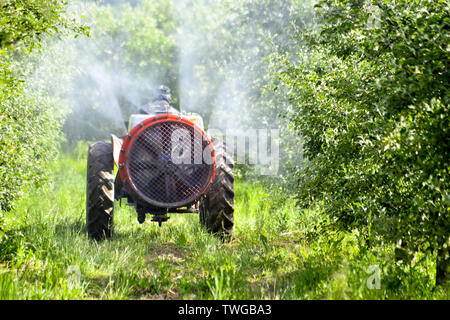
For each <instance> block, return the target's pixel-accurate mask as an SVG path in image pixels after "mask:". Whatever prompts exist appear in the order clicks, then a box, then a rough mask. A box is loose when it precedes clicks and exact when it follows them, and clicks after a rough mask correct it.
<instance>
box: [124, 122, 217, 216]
mask: <svg viewBox="0 0 450 320" xmlns="http://www.w3.org/2000/svg"><path fill="white" fill-rule="evenodd" d="M205 148H209V146H208V141H207V140H206V139H205V138H204V137H203V136H202V134H200V133H199V132H198V131H196V130H195V129H194V127H192V126H190V125H188V124H186V123H182V122H176V121H164V122H158V123H156V124H153V125H150V126H149V127H147V128H146V129H145V130H143V131H142V132H141V133H140V134H139V136H137V137H135V139H134V141H133V142H132V144H131V146H130V148H129V151H128V156H127V160H126V163H127V164H126V165H127V168H128V176H129V180H130V183H131V186H132V187H133V189H135V192H136V193H137V194H138V195H139V196H140V197H141V198H143V199H144V200H145V201H147V202H149V203H150V204H152V205H155V206H158V207H164V208H171V207H172V208H173V207H180V206H183V205H186V204H189V203H191V202H193V201H194V200H196V199H197V198H198V197H199V196H200V195H201V194H202V192H203V191H204V190H205V188H206V187H207V186H208V184H209V182H210V179H211V175H212V171H213V165H212V163H211V161H210V159H207V158H204V157H203V156H202V155H203V150H205Z"/></svg>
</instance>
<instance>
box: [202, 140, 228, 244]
mask: <svg viewBox="0 0 450 320" xmlns="http://www.w3.org/2000/svg"><path fill="white" fill-rule="evenodd" d="M214 147H215V153H216V176H215V178H214V181H213V182H212V184H211V185H210V187H209V190H208V192H207V193H206V194H205V195H204V196H203V198H202V200H201V201H200V223H201V224H202V225H204V226H205V227H206V229H207V230H208V231H209V232H211V233H214V234H217V235H219V236H220V237H221V238H222V240H224V241H229V240H230V239H231V236H232V233H233V226H234V221H233V216H234V174H233V166H234V165H233V158H232V156H231V155H230V153H229V152H228V151H227V147H226V145H225V144H224V143H222V142H219V141H214Z"/></svg>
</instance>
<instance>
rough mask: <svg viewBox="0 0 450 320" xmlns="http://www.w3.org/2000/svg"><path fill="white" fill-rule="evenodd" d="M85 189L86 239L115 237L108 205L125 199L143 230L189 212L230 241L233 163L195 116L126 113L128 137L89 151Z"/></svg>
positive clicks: (111, 206) (170, 111) (166, 110)
mask: <svg viewBox="0 0 450 320" xmlns="http://www.w3.org/2000/svg"><path fill="white" fill-rule="evenodd" d="M115 167H116V168H117V170H115ZM115 171H116V174H115ZM86 189H87V194H86V227H87V234H88V237H89V238H92V239H96V240H101V239H105V238H106V239H107V238H110V237H111V236H112V235H113V228H114V201H115V200H118V201H119V203H120V204H121V203H122V200H124V199H125V200H126V203H127V205H129V206H133V207H134V208H135V210H136V213H137V220H138V222H139V223H141V224H142V223H144V222H145V220H146V218H147V216H152V221H154V222H157V223H158V224H159V226H161V224H162V223H163V222H166V221H167V220H168V219H169V218H170V217H169V214H185V213H193V214H199V216H200V223H201V224H202V225H203V226H204V227H205V228H206V230H208V231H209V232H210V233H213V234H216V235H218V236H219V237H220V238H221V239H222V240H224V241H228V240H229V239H230V238H231V235H232V231H233V226H234V222H233V215H234V174H233V158H232V155H231V153H230V152H229V151H228V149H227V146H226V144H224V143H223V142H221V141H220V140H219V139H212V138H211V137H210V136H209V134H207V133H206V132H205V129H204V127H203V119H202V117H201V116H200V115H199V114H196V113H187V112H181V111H178V110H176V109H175V108H173V107H169V108H168V107H165V108H155V109H154V110H151V111H150V112H149V113H147V114H132V115H131V116H130V120H129V125H128V134H127V135H125V136H123V137H121V138H119V137H117V136H116V135H114V134H112V135H111V142H105V141H98V142H95V143H92V144H91V145H90V146H89V152H88V159H87V185H86Z"/></svg>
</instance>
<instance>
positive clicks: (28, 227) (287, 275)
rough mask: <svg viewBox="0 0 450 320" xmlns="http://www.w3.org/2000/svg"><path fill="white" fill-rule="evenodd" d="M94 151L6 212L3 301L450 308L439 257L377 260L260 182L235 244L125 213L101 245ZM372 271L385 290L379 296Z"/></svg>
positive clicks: (58, 168) (238, 216) (352, 237)
mask: <svg viewBox="0 0 450 320" xmlns="http://www.w3.org/2000/svg"><path fill="white" fill-rule="evenodd" d="M85 149H86V148H84V147H83V148H81V149H77V150H76V151H75V152H72V154H70V155H68V154H66V155H63V156H62V157H61V160H60V161H59V162H58V163H57V164H56V165H55V169H54V181H53V182H52V183H51V185H50V186H49V187H48V188H47V190H43V189H40V190H30V192H28V193H27V194H26V196H24V197H23V198H22V200H21V201H20V203H19V204H18V206H17V209H16V210H15V211H12V212H9V213H7V214H5V213H4V215H5V223H6V229H7V230H8V231H7V235H9V236H8V238H5V237H3V238H2V239H1V240H0V241H1V242H0V245H1V246H0V258H1V260H0V261H3V262H0V299H448V291H447V290H446V289H444V288H435V287H434V286H433V283H434V264H433V259H432V258H433V257H428V256H423V257H421V256H419V257H418V258H419V262H418V263H416V264H414V265H412V266H411V265H405V264H395V263H394V262H392V261H393V248H392V247H377V248H375V249H373V250H366V249H364V246H361V245H359V243H360V240H359V239H358V236H357V234H356V233H348V234H340V233H336V234H332V233H329V232H326V233H325V232H324V231H322V230H321V229H320V224H319V222H320V220H321V219H323V218H322V217H321V215H320V213H319V212H318V211H305V210H299V209H298V208H296V206H295V203H294V201H293V200H292V199H291V198H289V197H288V196H286V195H284V194H283V193H282V191H280V190H270V189H268V188H266V187H264V186H263V185H262V184H260V183H250V182H245V181H236V185H235V189H236V200H235V209H236V212H235V233H234V238H233V240H232V241H231V242H230V243H227V244H223V243H221V242H220V241H219V240H218V239H217V238H216V237H214V236H212V235H210V234H208V233H207V232H206V231H205V230H204V229H203V228H202V226H201V225H200V223H199V219H198V216H197V215H171V219H170V220H169V221H168V222H167V223H165V224H163V226H162V228H159V227H158V225H157V224H155V223H152V222H149V223H145V224H143V225H140V224H139V223H138V222H137V219H136V214H135V212H134V211H133V210H132V209H131V208H129V207H126V206H125V205H122V207H119V203H116V211H115V218H114V219H115V235H114V237H113V239H112V240H110V241H103V242H95V241H91V240H89V239H88V238H87V236H86V232H85V170H86V158H85V152H84V151H85ZM149 220H150V219H149ZM371 266H375V267H373V268H375V269H374V270H379V273H380V287H379V289H377V288H372V289H370V288H369V287H368V285H367V281H368V280H370V279H369V278H370V277H371V275H372V274H373V271H372V272H368V270H369V268H370V267H371ZM369 271H370V270H369ZM369 282H370V281H369Z"/></svg>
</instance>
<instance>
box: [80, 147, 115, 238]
mask: <svg viewBox="0 0 450 320" xmlns="http://www.w3.org/2000/svg"><path fill="white" fill-rule="evenodd" d="M86 191H87V192H86V229H87V234H88V237H89V238H92V239H95V240H102V239H104V238H110V237H111V236H112V233H113V226H114V225H113V217H114V159H113V150H112V145H111V144H110V143H106V142H103V141H99V142H95V143H93V144H91V145H90V146H89V153H88V160H87V183H86Z"/></svg>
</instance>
